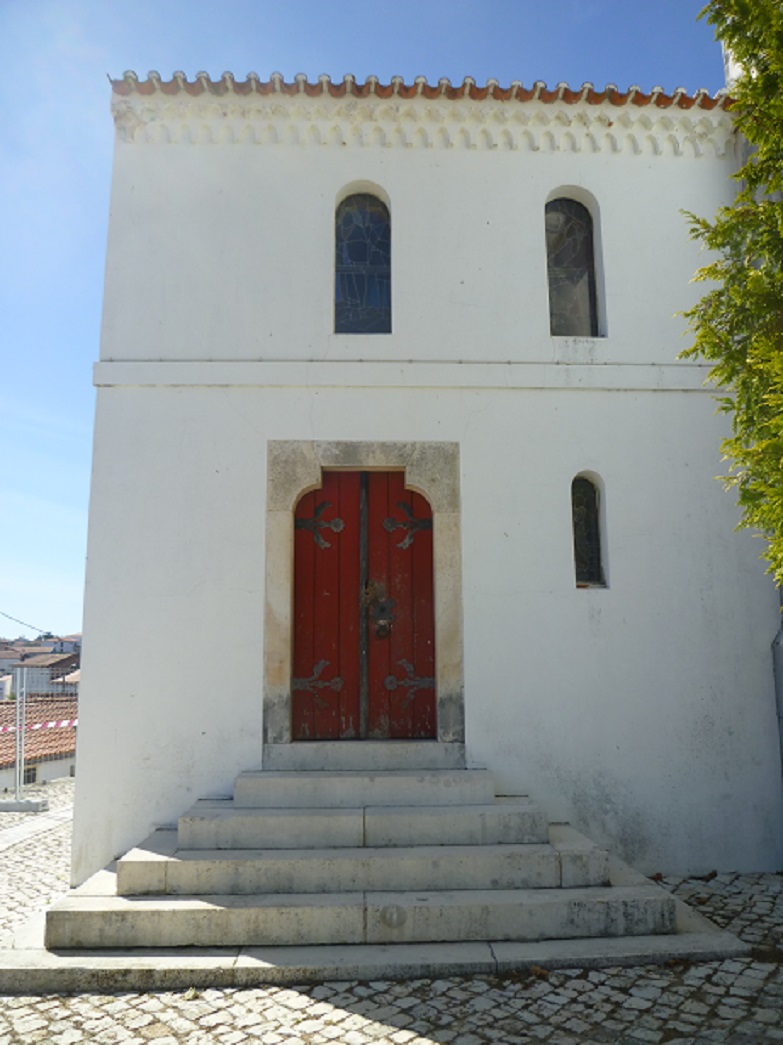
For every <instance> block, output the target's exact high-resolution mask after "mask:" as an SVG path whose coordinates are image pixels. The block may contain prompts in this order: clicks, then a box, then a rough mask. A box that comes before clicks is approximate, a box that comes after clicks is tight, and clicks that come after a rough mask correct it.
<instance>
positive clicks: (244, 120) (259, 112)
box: [112, 73, 733, 156]
mask: <svg viewBox="0 0 783 1045" xmlns="http://www.w3.org/2000/svg"><path fill="white" fill-rule="evenodd" d="M520 103H521V104H520ZM729 104H730V100H729V99H728V96H727V95H726V94H725V92H719V93H718V95H716V96H715V98H710V97H709V95H708V94H707V92H706V91H699V92H696V94H695V95H693V96H688V95H686V94H685V92H684V91H675V92H674V94H672V95H665V94H664V93H663V92H662V90H661V89H660V88H655V89H654V90H653V91H652V92H650V94H642V93H641V92H640V91H639V89H638V88H634V87H632V88H630V89H629V90H628V91H627V92H625V93H623V94H621V93H620V92H619V91H617V88H615V87H613V86H612V85H610V86H608V87H606V88H605V89H604V90H603V91H601V92H599V91H596V90H595V88H594V87H593V86H592V85H591V84H584V85H583V86H582V88H581V89H580V90H579V91H573V90H571V89H570V88H568V87H566V85H564V84H559V85H558V87H557V88H555V89H554V90H551V91H550V90H547V89H546V87H545V85H543V84H540V83H538V84H535V85H534V86H533V88H530V89H525V88H523V87H522V85H521V84H516V83H515V84H512V85H511V86H510V87H509V88H504V89H501V88H499V87H498V86H497V84H495V82H494V81H489V83H488V84H487V86H486V87H483V88H478V87H476V85H475V84H474V82H473V81H472V80H465V81H464V82H463V84H462V86H461V87H459V88H454V87H452V86H451V84H450V83H449V82H448V81H447V80H441V81H439V83H438V85H437V86H430V85H428V84H427V83H426V81H425V80H423V79H421V78H420V79H419V80H417V81H415V83H414V84H413V85H410V86H406V85H404V84H403V83H402V81H401V80H399V79H398V78H395V80H393V81H392V83H391V84H390V85H388V86H386V87H384V86H383V85H380V84H379V83H378V82H377V80H374V79H373V78H370V79H369V80H367V81H366V82H365V83H364V84H362V85H359V84H357V83H356V82H355V81H354V80H353V78H352V77H346V78H345V79H344V80H343V82H342V83H341V84H339V85H335V84H332V83H331V81H330V80H329V78H328V77H321V78H320V79H319V81H318V82H317V83H316V84H309V83H308V82H307V81H306V79H305V78H304V77H297V78H296V82H295V83H294V84H286V83H285V82H284V81H283V79H282V77H280V76H277V75H275V76H273V77H272V79H271V80H270V81H269V82H267V83H262V82H261V81H260V80H259V79H258V77H254V76H253V74H251V75H250V76H248V78H247V80H245V81H244V82H243V83H238V82H237V81H235V80H234V79H233V77H231V76H230V74H228V73H226V74H224V76H223V77H222V78H221V79H220V80H219V81H214V82H213V81H212V80H210V79H209V77H207V76H206V74H204V73H200V74H198V76H197V77H196V79H195V80H194V81H193V82H188V81H187V80H186V79H185V77H184V75H183V74H181V73H175V74H174V78H173V79H172V80H171V81H168V82H167V83H164V82H163V81H162V80H161V79H160V77H159V76H158V75H157V74H155V73H150V75H149V78H148V79H147V80H146V81H143V82H142V81H139V80H138V79H137V78H136V77H135V75H134V74H132V73H126V74H125V78H124V79H123V80H118V81H114V82H113V83H112V111H113V113H114V118H115V122H116V126H117V134H118V137H119V138H120V140H122V141H125V142H134V143H151V144H169V143H172V144H178V143H187V144H215V145H231V144H240V145H248V144H250V145H280V144H282V145H311V146H340V147H343V146H352V147H357V148H361V147H371V148H395V147H400V148H425V149H428V148H432V149H468V150H470V149H477V150H491V149H500V150H507V151H516V150H521V151H531V152H537V151H541V152H587V153H597V152H604V153H607V152H608V153H620V152H624V153H631V154H644V155H656V156H657V155H669V156H684V155H688V156H701V155H703V154H705V153H706V154H709V155H715V156H723V155H724V154H725V153H726V150H727V148H728V146H729V144H730V143H731V141H732V135H733V123H732V119H731V116H730V115H729V113H728V111H727V108H728V105H729Z"/></svg>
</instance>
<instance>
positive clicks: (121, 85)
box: [111, 71, 731, 109]
mask: <svg viewBox="0 0 783 1045" xmlns="http://www.w3.org/2000/svg"><path fill="white" fill-rule="evenodd" d="M111 85H112V91H113V92H114V94H117V95H130V94H142V95H149V94H155V93H157V92H158V91H159V92H160V93H161V94H170V95H171V94H179V93H180V92H184V93H185V94H189V95H191V96H194V97H195V96H196V95H199V94H205V93H207V94H213V95H218V96H219V95H224V94H229V93H233V94H238V95H248V94H259V95H269V94H282V95H297V94H303V95H306V96H307V97H308V98H317V97H319V96H324V95H326V96H329V97H331V98H345V97H353V98H368V97H375V98H392V97H397V98H406V99H407V98H416V97H423V98H429V99H434V98H447V99H449V100H452V101H457V100H459V99H461V98H469V99H471V100H472V101H484V100H485V99H487V98H490V99H495V100H497V101H503V102H509V101H518V102H534V101H537V102H545V103H552V102H565V103H566V104H567V105H575V104H576V103H577V102H587V104H588V105H601V104H602V103H603V102H608V103H609V104H611V105H617V106H622V105H638V106H644V105H654V106H656V107H657V108H659V109H670V108H672V107H674V108H677V109H693V108H697V109H715V108H720V109H727V108H728V107H729V105H730V103H731V99H730V97H729V94H728V92H727V91H726V90H720V91H718V92H717V94H715V96H714V97H713V96H711V95H710V93H709V91H707V90H705V89H703V88H702V89H700V90H698V91H695V92H694V93H693V94H688V92H687V91H686V90H685V88H683V87H678V88H677V89H676V90H674V91H672V93H671V94H666V92H665V91H664V90H663V88H662V87H653V89H652V90H651V91H649V92H644V91H642V89H641V88H640V87H636V86H634V87H629V88H628V90H627V91H621V90H619V88H618V87H616V86H615V85H614V84H611V83H610V84H607V85H606V87H604V88H603V89H598V88H596V87H594V86H593V84H591V83H584V84H582V86H581V87H579V88H571V87H569V86H568V84H565V83H559V84H557V86H556V87H553V88H551V89H550V88H548V87H547V85H546V84H545V83H543V82H542V81H541V80H537V81H536V82H535V83H534V84H533V85H532V87H523V85H522V84H521V83H520V82H519V81H518V80H515V81H514V82H513V83H511V84H510V85H509V86H508V87H501V86H500V84H499V83H498V82H497V80H487V83H486V84H485V86H484V87H479V86H478V84H477V83H476V81H475V80H473V79H472V78H471V77H469V76H466V77H465V79H464V80H463V81H462V83H461V84H460V85H459V86H457V87H454V86H452V84H451V81H450V80H447V79H442V80H438V82H437V83H436V84H430V83H428V82H427V80H426V78H425V77H423V76H417V77H416V79H415V80H414V81H413V83H411V84H406V83H405V82H404V81H403V79H402V77H401V76H393V77H392V78H391V81H390V83H388V84H382V83H381V82H380V81H379V80H378V78H377V77H375V76H368V77H367V79H366V80H365V81H364V83H359V81H357V80H356V79H355V77H353V76H351V75H350V74H348V75H347V76H344V77H343V79H342V80H341V81H337V82H335V83H333V82H332V80H331V78H330V77H329V76H326V75H322V76H319V77H318V79H317V80H316V81H315V82H311V81H310V80H308V79H307V77H306V76H304V75H303V74H301V73H300V74H299V75H297V76H295V77H294V79H293V81H286V80H285V79H284V78H283V76H282V75H281V74H280V73H272V75H271V76H270V78H269V79H268V80H262V79H261V78H260V77H259V76H258V74H257V73H248V74H247V78H246V79H245V80H235V79H234V76H233V74H232V73H223V75H222V76H221V77H220V79H219V80H212V79H211V78H210V76H209V75H208V73H196V76H195V78H194V79H193V80H188V78H187V76H186V75H185V73H182V72H176V73H174V74H173V76H172V78H171V79H170V80H162V79H161V77H160V74H159V73H157V72H154V71H153V72H150V73H148V74H147V79H146V80H139V78H138V77H137V75H136V73H134V72H126V73H125V74H124V76H123V78H122V79H121V80H112V81H111Z"/></svg>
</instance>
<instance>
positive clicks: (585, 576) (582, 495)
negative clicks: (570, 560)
mask: <svg viewBox="0 0 783 1045" xmlns="http://www.w3.org/2000/svg"><path fill="white" fill-rule="evenodd" d="M571 515H572V522H573V529H574V566H575V568H576V584H577V587H582V586H587V585H599V586H602V585H603V583H604V571H603V567H602V565H601V531H600V528H599V523H598V490H597V489H596V487H595V484H594V483H592V482H590V480H589V479H586V478H585V477H584V476H582V475H578V476H577V477H576V479H574V481H573V482H572V483H571Z"/></svg>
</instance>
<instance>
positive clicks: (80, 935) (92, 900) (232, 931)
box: [45, 886, 675, 949]
mask: <svg viewBox="0 0 783 1045" xmlns="http://www.w3.org/2000/svg"><path fill="white" fill-rule="evenodd" d="M674 930H675V901H674V899H673V897H671V896H669V895H668V894H667V893H665V892H664V891H663V890H661V889H659V888H657V887H656V886H638V887H619V888H618V887H613V888H592V889H569V890H563V889H532V890H526V889H523V890H519V889H515V890H491V891H484V890H471V891H468V892H463V891H446V892H427V891H416V892H368V893H343V894H326V895H320V896H318V895H313V894H311V893H307V894H296V893H290V894H286V895H282V896H269V895H263V896H213V897H210V898H208V899H205V898H203V897H192V896H182V897H174V896H167V897H161V898H158V899H150V898H145V899H136V898H127V897H117V896H105V897H102V896H86V895H83V894H71V895H69V896H67V897H66V898H65V899H63V900H61V901H59V902H58V903H56V904H55V905H54V906H53V907H52V908H50V909H49V911H48V914H47V920H46V939H45V945H46V947H48V948H50V949H57V948H60V947H64V948H71V949H74V948H96V949H105V948H126V947H189V946H194V947H216V946H221V947H229V946H275V945H289V946H296V945H302V944H359V943H406V942H439V941H443V942H449V941H456V940H461V941H472V940H475V941H479V940H481V941H502V940H516V941H533V940H561V939H583V938H586V937H598V936H606V937H615V936H641V935H654V934H659V933H669V932H673V931H674Z"/></svg>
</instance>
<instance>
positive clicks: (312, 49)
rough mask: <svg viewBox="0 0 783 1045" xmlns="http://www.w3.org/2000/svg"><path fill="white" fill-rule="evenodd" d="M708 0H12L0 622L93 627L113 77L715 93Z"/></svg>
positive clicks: (0, 310)
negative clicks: (323, 77)
mask: <svg viewBox="0 0 783 1045" xmlns="http://www.w3.org/2000/svg"><path fill="white" fill-rule="evenodd" d="M701 6H702V4H701V2H700V0H655V2H652V0H553V2H552V3H542V2H541V0H396V2H391V3H389V2H384V3H382V2H380V0H362V2H359V0H332V2H331V3H329V2H327V0H296V2H292V0H223V2H222V3H217V2H216V0H209V2H206V0H134V2H133V3H123V2H120V0H0V142H2V144H1V145H0V237H2V242H3V249H2V250H1V251H0V320H1V322H0V357H1V359H0V362H1V363H2V365H1V366H0V454H1V455H2V463H3V468H2V475H3V481H2V483H1V484H0V490H1V491H2V493H1V494H0V613H2V614H5V615H9V616H12V617H15V618H18V619H19V620H21V621H24V622H26V623H27V624H30V625H32V627H22V626H21V625H20V624H17V623H15V622H14V621H12V620H8V619H7V617H6V616H0V636H2V635H5V636H7V637H15V636H17V635H28V636H33V635H35V634H37V631H38V629H40V630H50V631H52V632H54V633H55V634H68V633H71V632H74V631H78V630H80V629H81V606H82V587H83V578H84V560H85V547H86V534H87V505H88V497H89V475H90V455H91V438H92V431H91V430H92V415H93V405H94V394H93V390H92V385H91V366H92V363H93V361H94V360H95V359H96V358H97V356H98V346H99V331H100V313H101V295H102V281H103V265H104V252H105V243H106V226H107V220H108V209H109V181H110V176H111V157H112V146H113V126H112V121H111V118H110V116H109V84H108V82H107V74H109V75H111V76H112V77H119V76H121V75H122V73H123V72H124V71H125V70H126V69H133V70H134V71H136V72H137V73H138V74H139V76H140V77H142V78H143V77H144V76H145V75H146V73H147V72H148V70H150V69H156V70H158V71H159V72H160V73H161V75H163V77H164V78H165V79H169V78H170V76H171V73H172V72H173V71H174V70H177V69H181V70H183V71H184V72H185V73H187V75H188V77H189V78H192V77H193V76H194V75H195V73H197V72H198V71H200V70H205V71H206V72H208V73H209V74H210V75H212V76H213V77H217V76H220V74H221V73H223V72H224V71H225V70H230V71H231V72H233V73H234V74H235V75H236V76H237V78H244V77H245V75H246V74H247V73H248V72H250V71H254V72H257V73H258V74H259V75H260V76H261V77H262V78H263V79H267V78H268V76H269V74H270V73H272V72H274V71H279V72H281V73H283V74H284V76H285V77H286V79H291V78H292V77H293V76H294V75H295V74H296V73H300V72H303V73H306V74H307V75H308V76H309V77H310V78H315V77H317V76H318V75H319V74H320V73H324V72H325V73H328V74H329V75H330V76H332V78H340V77H342V75H343V74H344V73H347V72H350V73H353V74H354V75H355V76H356V77H357V78H359V79H362V80H363V79H364V78H365V77H366V76H368V75H370V74H375V75H376V76H378V77H380V78H381V79H382V80H383V81H388V79H389V77H391V76H393V75H401V76H403V77H404V78H405V79H406V80H407V81H410V80H411V79H413V78H414V77H415V76H418V75H424V76H426V77H427V78H428V79H429V80H431V81H437V79H439V78H440V77H442V76H447V77H449V78H450V79H451V80H452V81H454V82H461V81H462V79H463V77H465V76H472V77H474V79H476V80H477V81H478V82H479V83H481V84H483V83H484V82H486V80H487V79H489V78H494V79H496V80H499V81H500V83H501V84H502V85H506V84H508V83H509V82H510V81H512V80H521V81H522V82H523V83H524V84H531V83H533V82H534V81H535V80H543V81H545V82H546V83H547V84H549V85H550V86H552V85H554V84H556V83H558V82H560V81H565V82H567V83H569V84H571V85H572V86H578V85H580V84H582V83H583V82H584V81H586V80H589V81H590V82H592V83H594V84H595V85H596V86H603V85H604V84H606V83H615V84H617V86H618V87H620V88H622V89H625V88H626V87H628V86H630V85H631V84H638V85H639V86H640V87H642V88H643V89H645V90H647V89H649V88H650V87H653V86H655V85H658V84H659V85H661V86H662V87H664V89H666V90H667V91H668V90H673V89H674V88H675V87H679V86H682V87H685V88H687V89H688V91H691V92H692V91H694V90H696V89H697V88H699V87H706V88H708V89H709V90H710V92H711V93H714V92H715V91H716V90H718V89H719V88H720V87H722V86H723V67H722V61H721V54H720V48H719V46H718V45H717V44H716V43H715V42H714V39H713V35H712V31H711V29H710V27H709V26H708V25H706V23H705V22H703V21H702V22H697V21H696V16H697V15H698V12H699V10H700V8H701Z"/></svg>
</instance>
